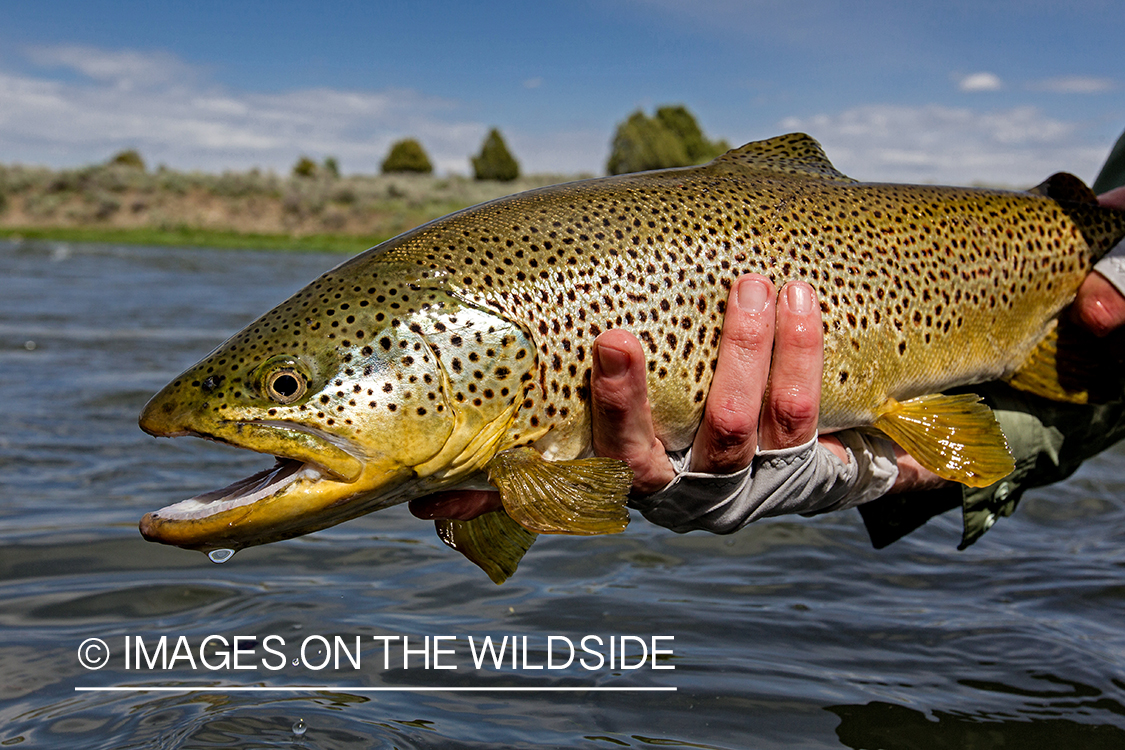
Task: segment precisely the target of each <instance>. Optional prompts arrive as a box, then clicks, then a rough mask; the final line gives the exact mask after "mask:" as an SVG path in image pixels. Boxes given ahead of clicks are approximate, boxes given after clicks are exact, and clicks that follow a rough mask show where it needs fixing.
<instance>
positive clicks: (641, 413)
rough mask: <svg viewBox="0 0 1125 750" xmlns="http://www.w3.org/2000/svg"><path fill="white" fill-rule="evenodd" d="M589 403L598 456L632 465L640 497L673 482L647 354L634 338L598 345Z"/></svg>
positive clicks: (613, 337)
mask: <svg viewBox="0 0 1125 750" xmlns="http://www.w3.org/2000/svg"><path fill="white" fill-rule="evenodd" d="M590 399H591V409H592V416H591V419H592V425H591V426H592V428H593V437H594V452H595V453H597V454H598V455H599V456H606V457H607V458H619V459H621V460H622V461H624V462H625V463H627V464H629V467H630V468H631V469H632V470H633V491H634V492H636V493H638V494H642V495H647V494H651V493H653V492H656V491H657V490H659V489H661V488H662V487H664V486H665V485H667V484H668V483H669V482H671V481H672V479H673V478H674V477H675V471H674V470H673V469H672V463H671V462H670V461H669V460H668V455H667V453H665V451H664V444H663V443H661V442H660V441H659V440H658V439H657V438H656V434H655V430H654V428H653V425H652V410H651V408H650V407H649V403H648V384H647V382H646V380H645V357H644V352H643V351H642V350H641V344H640V342H639V341H637V339H636V337H635V336H633V335H632V334H631V333H628V332H626V331H618V330H614V331H606V332H605V333H603V334H602V335H600V336H598V338H597V339H596V340H595V341H594V368H593V372H592V373H591V375H590Z"/></svg>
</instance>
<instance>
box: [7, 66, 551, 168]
mask: <svg viewBox="0 0 1125 750" xmlns="http://www.w3.org/2000/svg"><path fill="white" fill-rule="evenodd" d="M28 55H29V57H30V58H31V59H32V61H33V62H35V63H37V64H39V65H41V66H44V67H49V68H60V67H61V68H65V69H67V70H72V71H77V72H78V73H80V74H81V75H80V77H79V78H78V79H77V80H75V79H74V77H73V76H69V77H67V76H62V77H58V76H56V77H49V76H47V75H44V76H37V77H33V76H29V75H14V74H10V73H5V72H4V71H2V70H0V162H7V163H11V162H21V163H41V164H48V165H51V166H76V165H79V164H87V163H93V162H98V161H102V160H104V159H106V158H108V157H109V156H110V155H112V154H113V153H114V152H115V151H117V150H120V149H122V148H137V149H139V150H140V151H141V153H142V155H143V156H144V157H145V158H146V159H147V160H148V161H149V163H152V164H158V163H164V164H168V165H169V166H173V167H177V168H182V169H203V170H207V171H220V170H223V169H246V168H250V167H254V166H258V167H264V168H272V169H276V170H278V171H283V172H284V171H288V169H289V168H290V167H291V166H292V164H293V163H294V162H295V161H296V159H297V157H298V156H299V155H301V154H308V155H310V156H312V157H314V158H323V157H325V156H329V155H331V156H335V157H336V158H337V159H338V160H339V161H340V164H341V166H342V167H343V168H344V170H345V171H356V172H376V171H378V169H379V164H380V162H381V161H382V159H383V157H384V156H385V155H386V151H387V149H388V148H389V147H390V144H391V143H392V142H393V141H394V140H396V139H398V138H402V137H406V136H412V137H416V138H419V139H420V140H421V141H422V143H423V145H424V146H425V147H426V149H427V150H428V151H429V153H430V157H431V159H432V160H433V161H434V164H435V167H436V168H437V169H438V171H442V172H462V173H464V172H467V171H468V166H469V165H468V156H469V154H471V153H473V152H474V151H475V150H477V149H478V148H479V146H480V143H481V141H482V140H483V139H484V136H485V134H486V132H487V128H486V127H485V125H484V124H483V123H481V122H478V121H476V119H475V118H472V117H469V116H467V115H466V114H465V112H464V110H466V109H467V107H466V106H465V105H464V104H462V103H460V102H456V101H450V100H447V99H442V98H439V97H433V96H427V95H424V94H421V93H418V92H415V91H409V90H401V89H398V90H396V89H386V90H382V91H344V90H338V89H330V88H317V89H303V90H293V91H285V92H281V93H276V94H272V93H271V94H265V93H254V92H238V91H230V90H227V89H224V88H222V87H218V86H214V85H212V84H208V83H206V82H205V81H202V80H201V79H202V76H201V75H199V71H197V70H195V69H193V68H191V67H190V66H188V65H186V64H185V63H183V62H181V61H179V60H177V59H176V58H174V57H172V56H170V55H167V54H165V53H143V52H136V51H116V52H114V51H104V50H96V49H91V48H87V47H73V46H66V47H39V48H34V49H32V50H30V51H29V53H28ZM529 161H533V160H529ZM529 166H534V165H533V164H531V165H529Z"/></svg>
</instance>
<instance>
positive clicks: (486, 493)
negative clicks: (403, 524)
mask: <svg viewBox="0 0 1125 750" xmlns="http://www.w3.org/2000/svg"><path fill="white" fill-rule="evenodd" d="M501 507H503V506H502V504H501V503H500V493H499V492H492V491H490V490H450V491H448V492H435V493H434V494H432V495H426V496H425V497H416V498H414V499H413V500H411V501H410V512H411V513H412V514H413V515H414V516H415V517H416V518H423V519H425V520H427V521H433V520H436V519H439V518H452V519H454V520H457V521H469V520H471V519H473V518H476V517H477V516H479V515H481V514H483V513H488V512H489V511H493V510H499V509H500V508H501Z"/></svg>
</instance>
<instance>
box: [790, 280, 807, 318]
mask: <svg viewBox="0 0 1125 750" xmlns="http://www.w3.org/2000/svg"><path fill="white" fill-rule="evenodd" d="M785 294H786V299H788V301H789V310H790V311H791V312H795V313H797V314H798V315H807V314H808V313H810V312H812V308H813V295H812V289H811V288H810V287H809V285H808V284H802V283H799V282H798V283H794V284H790V285H789V286H788V287H787V288H786V291H785Z"/></svg>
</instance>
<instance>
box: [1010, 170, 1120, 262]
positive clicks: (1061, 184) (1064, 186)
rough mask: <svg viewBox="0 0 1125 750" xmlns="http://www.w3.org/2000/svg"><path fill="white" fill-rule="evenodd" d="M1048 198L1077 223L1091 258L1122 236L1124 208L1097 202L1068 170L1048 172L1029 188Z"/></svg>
mask: <svg viewBox="0 0 1125 750" xmlns="http://www.w3.org/2000/svg"><path fill="white" fill-rule="evenodd" d="M1028 192H1029V193H1035V194H1036V195H1042V196H1044V197H1047V198H1050V199H1051V200H1053V201H1055V202H1056V203H1058V204H1059V208H1061V209H1062V211H1063V213H1065V214H1066V215H1067V217H1068V218H1069V219H1070V220H1071V221H1073V222H1074V223H1075V225H1077V226H1078V229H1079V231H1080V232H1082V236H1083V237H1084V238H1085V239H1086V244H1087V245H1089V246H1090V250H1091V252H1092V253H1093V255H1094V260H1097V259H1099V258H1101V257H1102V256H1103V255H1105V254H1106V253H1108V252H1109V251H1110V250H1112V249H1113V247H1114V246H1115V245H1117V243H1118V242H1120V241H1121V240H1122V239H1125V211H1121V210H1119V209H1116V208H1107V207H1105V206H1101V205H1098V196H1096V195H1094V191H1093V190H1091V189H1090V188H1088V187H1086V183H1084V182H1082V180H1080V179H1078V178H1077V177H1075V176H1074V175H1072V174H1069V173H1067V172H1058V173H1056V174H1053V175H1051V176H1050V177H1048V178H1047V179H1046V180H1044V181H1043V182H1042V183H1040V184H1039V185H1037V186H1036V187H1033V188H1032V189H1031V190H1029V191H1028Z"/></svg>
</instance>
